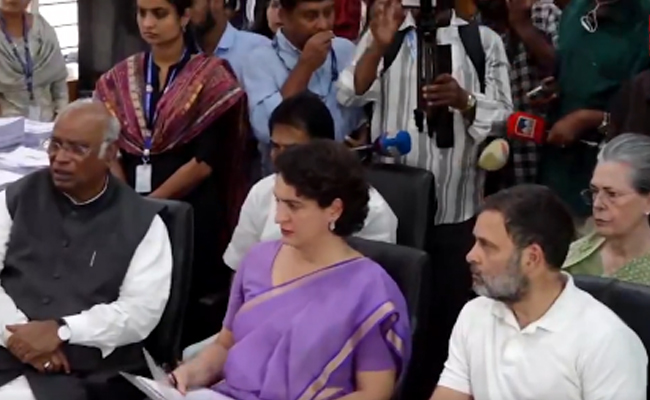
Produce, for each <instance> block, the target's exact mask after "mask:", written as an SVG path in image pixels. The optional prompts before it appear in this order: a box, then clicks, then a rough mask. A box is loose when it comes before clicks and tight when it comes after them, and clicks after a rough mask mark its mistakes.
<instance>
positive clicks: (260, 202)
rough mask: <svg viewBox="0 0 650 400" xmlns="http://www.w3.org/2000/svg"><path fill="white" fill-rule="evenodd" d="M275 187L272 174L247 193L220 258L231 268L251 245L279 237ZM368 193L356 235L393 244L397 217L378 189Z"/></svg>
mask: <svg viewBox="0 0 650 400" xmlns="http://www.w3.org/2000/svg"><path fill="white" fill-rule="evenodd" d="M274 186H275V174H274V175H269V176H267V177H265V178H264V179H262V180H260V181H259V182H257V183H256V184H255V185H253V187H252V188H251V190H250V192H248V195H247V196H246V200H245V201H244V205H243V206H242V208H241V211H240V213H239V222H238V223H237V227H236V228H235V231H234V232H233V234H232V239H231V240H230V244H229V245H228V248H227V249H226V252H225V253H224V255H223V261H224V262H225V263H226V265H228V266H229V267H230V268H232V269H234V270H236V269H237V268H238V267H239V263H240V262H241V261H242V259H243V258H244V256H245V255H246V253H248V250H250V248H251V247H252V246H253V245H254V244H256V243H259V242H263V241H268V240H277V239H280V238H281V237H282V232H281V231H280V227H279V226H278V224H276V223H275V209H276V203H275V196H274V195H273V188H274ZM368 194H369V195H370V200H369V201H368V216H367V217H366V221H365V223H364V226H363V229H361V231H359V233H357V234H356V235H355V236H358V237H361V238H364V239H368V240H375V241H379V242H388V243H395V240H396V235H397V217H396V216H395V214H394V213H393V210H391V209H390V206H389V205H388V203H386V200H384V198H383V197H382V196H381V194H379V192H377V190H375V189H374V188H370V192H369V193H368Z"/></svg>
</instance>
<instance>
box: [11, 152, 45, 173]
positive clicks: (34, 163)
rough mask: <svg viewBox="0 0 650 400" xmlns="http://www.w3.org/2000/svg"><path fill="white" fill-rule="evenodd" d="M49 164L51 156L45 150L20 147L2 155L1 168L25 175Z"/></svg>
mask: <svg viewBox="0 0 650 400" xmlns="http://www.w3.org/2000/svg"><path fill="white" fill-rule="evenodd" d="M49 164H50V159H49V156H48V155H47V153H46V152H45V151H44V150H36V149H30V148H29V147H24V146H20V147H17V148H16V149H14V150H13V151H10V152H8V153H0V168H2V169H5V170H9V171H14V172H19V173H23V174H25V173H30V172H33V171H35V170H37V169H41V168H43V167H47V166H48V165H49Z"/></svg>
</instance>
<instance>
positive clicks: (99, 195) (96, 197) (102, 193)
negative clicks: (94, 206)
mask: <svg viewBox="0 0 650 400" xmlns="http://www.w3.org/2000/svg"><path fill="white" fill-rule="evenodd" d="M107 188H108V177H107V178H106V181H104V188H103V189H102V191H101V192H99V194H98V195H97V196H95V197H93V198H92V199H90V200H86V201H81V202H79V201H77V200H75V199H73V198H72V197H71V196H70V195H68V194H67V193H63V194H64V195H65V197H67V198H68V200H70V202H72V204H74V205H75V206H85V205H88V204H90V203H94V202H95V201H97V200H98V199H99V198H100V197H102V196H103V195H104V193H106V189H107Z"/></svg>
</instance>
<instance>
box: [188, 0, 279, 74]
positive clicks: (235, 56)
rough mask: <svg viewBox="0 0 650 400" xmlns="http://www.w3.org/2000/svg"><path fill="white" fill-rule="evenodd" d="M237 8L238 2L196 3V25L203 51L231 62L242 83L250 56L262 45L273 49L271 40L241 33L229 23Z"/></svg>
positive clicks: (204, 0) (211, 0) (205, 0)
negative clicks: (247, 59)
mask: <svg viewBox="0 0 650 400" xmlns="http://www.w3.org/2000/svg"><path fill="white" fill-rule="evenodd" d="M236 4H237V1H228V0H194V2H193V4H192V25H193V27H194V30H195V33H196V36H197V41H198V43H197V44H198V45H199V47H200V48H201V50H203V51H204V52H206V53H213V54H214V55H215V56H217V57H219V58H222V59H224V60H226V61H228V63H229V64H230V66H231V67H232V69H233V70H234V72H235V75H237V79H238V80H239V82H240V83H241V82H242V70H243V68H244V63H245V62H246V58H247V57H248V54H249V53H250V52H251V51H252V50H253V49H254V48H256V47H259V46H260V45H267V46H270V40H269V39H267V38H265V37H264V36H262V35H258V34H255V33H252V32H245V31H240V30H238V29H237V28H235V27H234V26H232V25H231V24H230V22H228V19H229V17H230V15H231V13H232V11H233V10H231V9H233V8H235V6H236Z"/></svg>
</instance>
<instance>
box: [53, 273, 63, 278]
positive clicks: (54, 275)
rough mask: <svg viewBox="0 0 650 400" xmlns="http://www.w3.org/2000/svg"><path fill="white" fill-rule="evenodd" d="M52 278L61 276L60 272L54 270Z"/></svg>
mask: <svg viewBox="0 0 650 400" xmlns="http://www.w3.org/2000/svg"><path fill="white" fill-rule="evenodd" d="M52 278H54V279H59V278H61V274H59V273H58V272H55V273H54V274H53V275H52Z"/></svg>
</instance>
